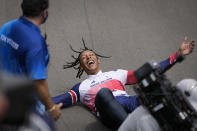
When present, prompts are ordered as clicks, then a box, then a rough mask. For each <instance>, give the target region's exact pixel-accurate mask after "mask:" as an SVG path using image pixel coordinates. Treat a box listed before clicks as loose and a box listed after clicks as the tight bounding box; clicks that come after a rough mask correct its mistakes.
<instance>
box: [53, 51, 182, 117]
mask: <svg viewBox="0 0 197 131" xmlns="http://www.w3.org/2000/svg"><path fill="white" fill-rule="evenodd" d="M177 56H178V55H177V53H174V54H173V55H172V56H170V57H169V58H168V59H166V60H164V61H162V62H160V68H161V69H162V70H167V69H169V67H171V66H172V65H173V63H174V62H175V61H176V58H177ZM136 83H137V80H136V78H135V76H134V71H127V70H123V69H117V70H114V71H109V72H102V71H100V72H98V73H97V74H96V75H88V78H87V79H85V80H84V81H82V82H81V83H78V84H76V85H75V86H74V87H73V88H72V89H71V90H70V91H68V92H67V93H64V94H61V95H58V96H55V97H53V101H54V103H60V102H62V103H63V107H67V106H70V105H72V104H75V103H76V102H81V103H83V104H85V105H86V106H87V107H88V108H89V109H90V110H91V111H92V112H93V113H94V114H98V113H97V110H96V108H95V102H94V101H95V97H96V95H97V93H98V91H99V90H100V89H101V88H108V89H110V90H111V91H112V93H113V95H114V97H115V99H116V100H117V101H118V102H119V103H120V104H121V105H123V106H124V107H125V108H127V109H128V110H130V111H131V112H132V111H133V110H134V109H135V108H137V107H138V106H139V103H138V101H137V96H130V95H128V94H127V92H126V91H125V87H124V86H125V85H131V84H136ZM97 116H98V115H97Z"/></svg>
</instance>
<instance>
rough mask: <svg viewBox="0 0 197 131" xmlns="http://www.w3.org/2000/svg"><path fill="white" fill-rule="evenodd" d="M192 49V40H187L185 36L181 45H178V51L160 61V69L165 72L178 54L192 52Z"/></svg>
mask: <svg viewBox="0 0 197 131" xmlns="http://www.w3.org/2000/svg"><path fill="white" fill-rule="evenodd" d="M193 49H194V41H189V42H188V38H187V37H185V38H184V40H183V42H182V44H181V46H180V47H179V49H178V51H177V52H175V53H174V54H173V55H171V56H170V57H169V58H167V59H166V60H164V61H161V62H160V63H159V64H160V69H161V71H162V72H165V71H166V70H168V69H169V68H171V67H172V66H173V65H174V63H175V62H176V60H177V58H178V56H180V55H184V56H185V55H189V54H191V53H192V51H193Z"/></svg>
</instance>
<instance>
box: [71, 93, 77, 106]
mask: <svg viewBox="0 0 197 131" xmlns="http://www.w3.org/2000/svg"><path fill="white" fill-rule="evenodd" d="M69 93H70V94H71V96H72V100H73V104H74V103H76V102H77V95H76V93H75V92H74V91H72V90H71V91H69Z"/></svg>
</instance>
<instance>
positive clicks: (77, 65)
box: [63, 38, 110, 78]
mask: <svg viewBox="0 0 197 131" xmlns="http://www.w3.org/2000/svg"><path fill="white" fill-rule="evenodd" d="M82 43H83V48H80V50H79V51H77V50H75V49H73V47H72V46H71V45H69V46H70V49H71V50H72V51H73V52H74V53H77V54H78V57H75V56H74V55H71V57H72V58H73V59H74V61H73V62H67V64H66V65H64V66H63V69H67V68H74V69H75V70H78V72H77V75H76V78H81V75H82V74H83V72H84V70H81V68H80V55H81V54H82V53H83V52H84V51H86V50H89V51H92V52H94V54H95V55H96V56H97V57H101V58H110V57H108V56H103V55H99V54H97V53H95V51H93V50H92V49H89V48H88V47H87V46H86V44H85V41H84V39H83V38H82Z"/></svg>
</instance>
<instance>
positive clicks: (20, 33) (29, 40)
mask: <svg viewBox="0 0 197 131" xmlns="http://www.w3.org/2000/svg"><path fill="white" fill-rule="evenodd" d="M48 61H49V54H48V50H47V46H46V43H45V39H44V38H43V37H42V35H41V31H40V29H39V27H38V26H36V25H35V24H33V23H32V22H30V21H28V20H27V19H26V18H24V17H22V16H21V17H20V18H19V19H17V20H13V21H10V22H8V23H6V24H4V25H3V26H2V28H1V30H0V68H2V69H3V70H4V71H7V72H9V73H12V74H16V75H25V76H27V77H28V78H29V79H31V80H39V79H46V78H47V71H46V69H47V64H48Z"/></svg>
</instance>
